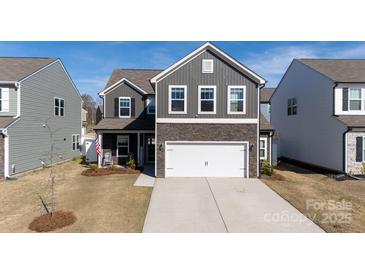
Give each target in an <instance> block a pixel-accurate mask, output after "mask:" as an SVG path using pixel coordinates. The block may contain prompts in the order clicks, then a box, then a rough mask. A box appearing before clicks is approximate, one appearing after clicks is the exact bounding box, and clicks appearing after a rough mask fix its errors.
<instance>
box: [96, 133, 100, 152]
mask: <svg viewBox="0 0 365 274" xmlns="http://www.w3.org/2000/svg"><path fill="white" fill-rule="evenodd" d="M95 149H96V154H97V155H100V154H101V150H100V143H99V137H98V136H96V139H95Z"/></svg>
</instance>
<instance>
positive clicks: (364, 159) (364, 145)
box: [362, 136, 365, 162]
mask: <svg viewBox="0 0 365 274" xmlns="http://www.w3.org/2000/svg"><path fill="white" fill-rule="evenodd" d="M362 162H365V136H364V137H362Z"/></svg>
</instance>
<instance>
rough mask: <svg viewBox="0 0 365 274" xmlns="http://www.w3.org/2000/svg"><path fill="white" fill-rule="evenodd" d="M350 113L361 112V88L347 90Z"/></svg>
mask: <svg viewBox="0 0 365 274" xmlns="http://www.w3.org/2000/svg"><path fill="white" fill-rule="evenodd" d="M348 110H350V111H360V110H362V92H361V88H349V106H348Z"/></svg>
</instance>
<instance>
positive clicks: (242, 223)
mask: <svg viewBox="0 0 365 274" xmlns="http://www.w3.org/2000/svg"><path fill="white" fill-rule="evenodd" d="M143 232H323V230H322V229H321V228H319V227H318V226H317V225H315V224H314V223H313V222H312V221H310V220H309V219H308V218H306V217H305V216H304V215H303V214H302V213H300V212H299V211H298V210H297V209H295V208H294V207H293V206H291V205H290V204H289V203H288V202H287V201H285V200H284V199H282V198H281V197H280V196H279V195H277V194H276V193H275V192H274V191H272V190H271V189H270V188H269V187H267V186H266V185H265V184H264V183H262V182H261V181H260V180H258V179H239V178H166V179H156V183H155V186H154V189H153V192H152V197H151V201H150V205H149V208H148V212H147V216H146V220H145V224H144V228H143Z"/></svg>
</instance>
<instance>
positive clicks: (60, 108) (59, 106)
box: [54, 97, 65, 116]
mask: <svg viewBox="0 0 365 274" xmlns="http://www.w3.org/2000/svg"><path fill="white" fill-rule="evenodd" d="M54 115H55V116H64V115H65V100H64V99H62V98H57V97H55V98H54Z"/></svg>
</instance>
